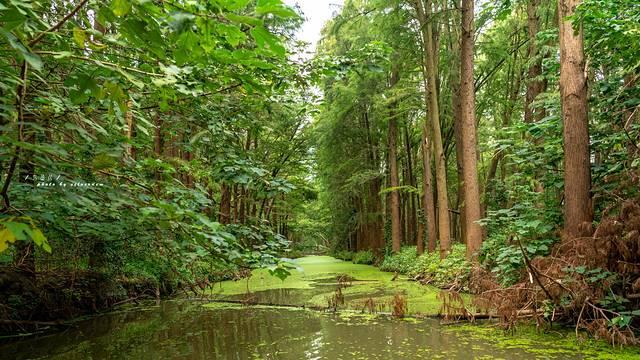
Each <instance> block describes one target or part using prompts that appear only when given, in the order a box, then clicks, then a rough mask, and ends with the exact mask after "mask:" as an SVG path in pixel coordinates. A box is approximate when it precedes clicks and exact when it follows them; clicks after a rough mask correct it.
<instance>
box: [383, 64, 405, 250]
mask: <svg viewBox="0 0 640 360" xmlns="http://www.w3.org/2000/svg"><path fill="white" fill-rule="evenodd" d="M399 77H400V74H399V72H398V69H395V68H394V69H393V70H392V71H391V79H390V81H389V86H390V87H393V86H395V85H396V84H397V83H398V80H399ZM395 106H396V105H395V104H392V105H391V108H392V109H391V111H390V117H389V133H388V142H387V144H388V148H389V150H388V155H389V172H390V174H389V176H390V178H391V179H390V185H391V187H392V188H393V189H394V190H392V191H391V195H390V197H391V203H390V206H391V244H392V246H391V247H392V250H393V252H399V251H400V246H401V244H402V223H401V219H400V193H399V191H398V190H397V187H398V186H399V185H400V184H399V181H398V155H397V153H396V150H397V140H398V119H397V115H396V113H395V111H393V110H395V109H393V108H395Z"/></svg>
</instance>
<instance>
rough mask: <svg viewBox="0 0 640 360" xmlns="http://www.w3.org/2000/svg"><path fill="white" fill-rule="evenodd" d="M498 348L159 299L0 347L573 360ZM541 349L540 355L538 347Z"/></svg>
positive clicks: (441, 335)
mask: <svg viewBox="0 0 640 360" xmlns="http://www.w3.org/2000/svg"><path fill="white" fill-rule="evenodd" d="M534 345H538V346H535V347H532V346H531V344H530V343H527V344H526V345H523V346H521V347H518V346H507V347H505V346H500V345H499V344H497V343H493V342H491V341H488V340H487V339H486V338H474V337H473V336H469V334H468V333H465V332H458V331H455V330H452V329H451V327H446V326H441V325H440V324H439V322H438V321H437V320H420V321H410V320H400V319H392V318H389V317H375V318H373V319H372V318H371V317H370V316H368V315H359V314H352V313H338V314H333V313H323V312H318V311H311V310H296V309H285V308H267V307H239V306H219V305H215V306H213V307H205V306H202V303H199V302H193V301H191V302H188V301H166V302H162V303H160V304H159V305H157V306H148V307H138V308H132V309H130V310H127V311H121V312H116V313H112V314H107V315H103V316H99V317H95V318H92V319H89V320H86V321H82V322H79V323H77V324H76V325H75V326H74V327H71V328H69V329H68V330H66V331H63V332H60V333H56V334H52V335H47V336H41V337H39V338H31V339H26V340H22V341H18V342H13V343H10V344H5V345H0V354H1V355H2V356H0V357H1V358H3V359H70V360H74V359H292V360H293V359H296V360H298V359H419V358H425V359H437V358H442V359H473V358H476V359H481V358H487V359H493V358H501V359H521V360H524V359H579V358H582V356H581V355H580V354H576V353H575V350H572V349H569V348H563V347H562V346H553V345H550V344H535V343H534ZM540 348H542V349H547V350H553V351H547V352H546V353H545V354H540V353H539V351H537V349H540Z"/></svg>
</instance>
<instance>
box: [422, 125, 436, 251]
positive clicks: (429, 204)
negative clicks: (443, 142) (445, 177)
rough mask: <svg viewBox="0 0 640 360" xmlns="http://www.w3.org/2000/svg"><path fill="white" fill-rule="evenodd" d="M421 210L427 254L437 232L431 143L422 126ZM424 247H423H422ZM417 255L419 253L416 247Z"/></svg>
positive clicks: (433, 247) (431, 247) (434, 247)
mask: <svg viewBox="0 0 640 360" xmlns="http://www.w3.org/2000/svg"><path fill="white" fill-rule="evenodd" d="M421 149H422V168H423V170H422V176H423V180H422V209H423V211H424V215H425V217H426V223H427V236H428V237H429V247H428V249H429V252H430V253H431V252H434V251H435V250H436V238H437V236H438V231H437V228H436V209H435V205H434V202H433V182H432V180H431V179H432V174H431V157H432V156H431V141H430V140H429V134H428V126H427V124H426V123H424V124H423V125H422V146H421ZM422 246H424V245H422ZM423 251H424V250H423ZM418 253H421V250H420V245H418Z"/></svg>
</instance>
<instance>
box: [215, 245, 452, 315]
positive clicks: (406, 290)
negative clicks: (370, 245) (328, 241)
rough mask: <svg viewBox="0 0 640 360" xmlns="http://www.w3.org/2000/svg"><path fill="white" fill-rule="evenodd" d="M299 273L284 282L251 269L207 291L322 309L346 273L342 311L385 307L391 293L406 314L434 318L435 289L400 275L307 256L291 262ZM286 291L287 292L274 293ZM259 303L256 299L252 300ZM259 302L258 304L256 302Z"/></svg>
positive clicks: (231, 297)
mask: <svg viewBox="0 0 640 360" xmlns="http://www.w3.org/2000/svg"><path fill="white" fill-rule="evenodd" d="M295 263H296V265H298V266H299V270H297V271H296V270H294V271H292V273H291V275H290V276H289V277H287V278H286V279H285V280H284V281H283V280H280V279H278V278H276V277H273V276H271V275H269V273H268V271H267V270H265V269H261V270H255V271H254V272H253V274H252V276H251V278H249V279H243V280H239V281H224V282H222V283H220V284H217V285H215V286H213V287H212V288H211V289H209V291H208V293H209V294H212V295H215V296H216V297H217V298H223V299H224V298H226V299H236V300H237V299H242V297H243V296H244V295H245V294H246V293H247V288H248V289H249V291H250V292H251V293H252V294H253V295H256V296H264V297H265V298H266V299H268V301H266V302H269V303H275V304H287V305H301V306H302V305H304V306H311V307H326V306H327V304H328V302H327V299H328V298H330V297H331V296H332V295H333V293H334V291H335V289H336V288H337V286H338V285H337V280H336V278H337V277H338V276H339V275H343V274H346V275H348V276H349V277H350V278H352V279H354V280H353V281H351V286H348V287H346V288H343V289H342V293H343V295H344V297H345V305H344V308H348V309H361V308H362V302H363V301H364V300H367V299H368V298H369V297H371V298H372V299H373V300H374V303H375V304H376V306H380V305H383V304H388V303H389V301H390V299H391V298H392V297H393V296H394V295H395V294H403V295H404V296H405V297H406V298H407V302H408V308H409V309H408V313H409V314H425V315H435V314H437V313H438V311H439V309H440V301H439V300H438V299H437V294H438V293H439V292H440V290H439V289H437V288H434V287H430V286H423V285H420V284H419V283H416V282H412V281H409V280H407V278H406V277H404V276H400V277H398V278H397V279H396V280H395V281H394V280H392V279H393V277H394V274H393V273H385V272H381V271H380V270H379V269H377V268H375V267H373V266H370V265H361V264H353V263H351V262H346V261H342V260H337V259H335V258H332V257H329V256H307V257H303V258H300V259H296V260H295ZM282 289H288V290H290V291H288V292H281V294H282V296H281V297H279V296H274V295H277V291H280V290H282ZM256 300H259V299H256ZM256 302H261V301H256Z"/></svg>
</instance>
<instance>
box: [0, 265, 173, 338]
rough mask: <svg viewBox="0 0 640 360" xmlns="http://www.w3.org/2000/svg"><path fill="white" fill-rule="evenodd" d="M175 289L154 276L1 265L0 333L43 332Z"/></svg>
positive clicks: (159, 295) (168, 292) (2, 334)
mask: <svg viewBox="0 0 640 360" xmlns="http://www.w3.org/2000/svg"><path fill="white" fill-rule="evenodd" d="M173 291H174V290H173V289H172V288H167V287H166V286H162V285H159V284H157V283H155V282H153V281H150V280H148V279H128V278H123V277H112V276H107V275H105V274H101V273H96V272H90V271H75V272H72V273H71V272H67V273H60V272H57V273H37V274H35V275H34V274H30V273H25V272H22V271H17V270H15V269H14V268H10V267H6V268H2V269H0V336H9V335H16V334H20V333H22V334H24V333H31V332H38V331H42V330H44V329H50V328H51V327H56V326H64V324H65V322H67V321H69V320H71V319H75V318H78V317H81V316H84V315H89V314H95V313H98V312H101V311H105V310H108V309H111V308H113V307H114V306H116V305H119V304H123V303H125V302H130V301H131V302H135V301H138V300H142V299H149V298H159V297H161V296H163V295H166V294H170V293H172V292H173Z"/></svg>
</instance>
